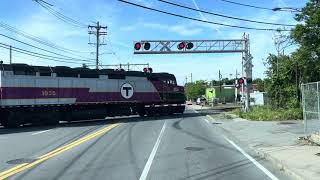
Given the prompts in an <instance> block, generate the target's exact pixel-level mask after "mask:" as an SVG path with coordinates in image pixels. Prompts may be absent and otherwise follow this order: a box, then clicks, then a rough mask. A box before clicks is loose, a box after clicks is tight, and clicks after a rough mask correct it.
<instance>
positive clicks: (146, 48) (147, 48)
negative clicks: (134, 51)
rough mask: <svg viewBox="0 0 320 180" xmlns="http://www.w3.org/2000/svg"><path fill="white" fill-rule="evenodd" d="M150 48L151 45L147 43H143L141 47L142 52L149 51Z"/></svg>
mask: <svg viewBox="0 0 320 180" xmlns="http://www.w3.org/2000/svg"><path fill="white" fill-rule="evenodd" d="M150 47H151V44H150V43H149V42H145V43H144V45H143V48H144V50H147V51H148V50H149V49H150Z"/></svg>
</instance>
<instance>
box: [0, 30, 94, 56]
mask: <svg viewBox="0 0 320 180" xmlns="http://www.w3.org/2000/svg"><path fill="white" fill-rule="evenodd" d="M0 36H3V37H5V38H8V39H10V40H13V41H16V42H19V43H21V44H24V45H27V46H30V47H33V48H36V49H39V50H42V51H45V52H48V53H52V54H55V55H58V56H62V57H65V58H67V59H69V60H79V61H85V62H91V61H89V60H84V59H78V58H74V57H70V56H66V55H63V54H59V53H56V52H53V51H49V50H47V49H43V48H40V47H37V46H34V45H32V44H29V43H26V42H23V41H20V40H18V39H15V38H12V37H10V36H7V35H4V34H1V33H0ZM65 58H61V59H65ZM92 60H93V59H92Z"/></svg>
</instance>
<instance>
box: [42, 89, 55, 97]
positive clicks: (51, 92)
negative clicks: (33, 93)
mask: <svg viewBox="0 0 320 180" xmlns="http://www.w3.org/2000/svg"><path fill="white" fill-rule="evenodd" d="M41 95H42V96H55V95H56V91H53V90H43V91H41Z"/></svg>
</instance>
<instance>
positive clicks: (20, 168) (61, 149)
mask: <svg viewBox="0 0 320 180" xmlns="http://www.w3.org/2000/svg"><path fill="white" fill-rule="evenodd" d="M119 125H120V124H118V123H117V124H112V125H109V126H107V127H104V128H102V129H100V130H98V131H96V132H94V133H91V134H89V135H86V136H84V137H82V138H80V139H78V140H76V141H74V142H72V143H70V144H66V145H64V146H62V147H59V148H57V149H55V150H53V151H50V152H48V153H46V154H44V155H42V156H40V157H38V158H37V160H35V161H34V162H32V163H23V164H20V165H17V166H15V167H13V168H10V169H8V170H6V171H3V172H1V173H0V180H2V179H5V178H8V177H10V176H12V175H15V174H17V173H19V172H21V171H24V170H26V169H29V168H31V167H33V166H35V165H37V164H40V163H42V162H44V161H46V160H48V159H50V158H52V157H54V156H57V155H59V154H61V153H63V152H65V151H68V150H70V149H72V148H74V147H76V146H78V145H80V144H82V143H84V142H86V141H89V140H91V139H93V138H95V137H97V136H99V135H102V134H104V133H106V132H108V131H110V130H111V129H113V128H115V127H117V126H119Z"/></svg>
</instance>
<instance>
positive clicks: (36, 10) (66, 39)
mask: <svg viewBox="0 0 320 180" xmlns="http://www.w3.org/2000/svg"><path fill="white" fill-rule="evenodd" d="M128 1H130V2H133V3H137V4H141V5H144V6H147V7H152V8H156V9H161V10H164V11H168V12H173V13H177V14H181V15H184V16H189V17H193V18H197V19H201V20H206V21H214V22H218V23H225V24H232V25H238V26H248V27H256V28H278V27H279V26H272V25H261V24H255V23H250V22H244V21H238V20H232V19H227V18H222V17H217V16H213V15H209V14H204V13H199V12H196V11H191V10H186V9H182V8H179V7H175V6H171V5H168V4H165V3H163V2H160V1H158V0H128ZM169 1H171V2H175V3H179V4H182V5H186V6H190V7H192V8H197V9H201V10H206V11H210V12H214V13H220V14H224V15H228V16H235V17H240V18H246V19H251V20H258V21H266V22H274V23H284V24H296V23H297V22H296V21H295V20H294V13H291V12H274V11H269V10H263V9H255V8H249V7H243V6H239V5H235V4H230V3H226V2H224V1H222V0H169ZM233 1H235V2H240V3H245V4H250V5H255V6H262V7H267V8H274V7H297V8H301V7H303V6H304V5H305V3H306V2H307V0H269V1H265V0H241V1H240V0H233ZM46 2H48V3H50V4H52V5H54V6H53V8H54V9H55V10H57V11H59V12H60V13H62V14H64V15H66V16H68V17H71V18H73V19H75V20H77V21H79V22H81V23H82V24H85V25H89V24H90V25H94V24H95V23H96V22H97V21H99V22H100V24H101V25H103V26H107V27H108V28H107V36H106V37H105V39H104V42H105V43H106V45H105V46H101V48H100V52H101V53H103V54H102V55H101V58H100V60H101V64H119V63H128V62H129V63H149V64H150V66H151V67H152V68H153V70H154V71H155V72H169V73H173V74H175V76H176V78H177V80H178V83H179V84H184V83H185V82H186V77H187V78H188V79H187V81H190V75H191V73H192V76H193V80H206V81H209V80H212V79H218V78H219V75H218V72H219V70H220V71H221V74H222V77H223V78H230V77H234V76H235V74H236V71H238V72H241V54H239V53H230V54H179V55H134V54H133V41H139V40H147V39H152V40H168V39H170V40H183V39H208V40H211V39H212V40H214V39H240V38H241V37H242V35H243V33H246V34H249V35H250V47H251V54H252V56H253V65H254V67H253V78H264V77H265V73H264V72H265V70H266V67H265V65H264V62H265V59H266V58H267V56H268V54H269V53H275V52H276V50H275V47H274V41H273V38H274V36H275V34H276V33H275V32H272V31H257V30H246V29H237V28H230V27H224V26H219V25H212V24H206V23H201V22H196V21H191V20H187V19H181V18H179V17H172V16H169V15H165V14H160V13H158V12H153V11H149V10H146V9H142V8H138V7H134V6H131V5H128V4H124V3H122V2H119V1H117V0H46ZM0 23H5V24H8V25H10V26H13V27H15V28H17V29H19V30H22V31H24V32H26V33H28V34H31V35H34V36H36V37H39V38H42V39H45V40H48V41H50V42H53V43H54V44H56V45H59V46H61V47H64V48H67V49H71V50H74V51H73V52H72V53H73V54H69V53H66V52H61V51H57V50H55V49H52V48H50V47H47V46H44V45H42V44H39V43H37V42H35V41H32V40H30V39H27V38H24V37H22V36H20V35H18V34H15V33H13V32H10V31H8V30H6V29H4V28H2V27H0V34H3V35H6V36H10V37H13V38H16V39H18V40H20V41H23V42H27V43H30V44H32V45H35V46H37V47H41V48H43V49H46V50H50V51H54V52H56V53H59V54H63V55H66V56H72V57H78V58H81V59H82V58H84V57H85V58H86V57H88V58H94V57H95V54H94V53H92V52H95V47H94V46H92V45H89V44H88V42H94V36H92V35H91V36H89V35H88V28H86V27H75V26H72V25H70V24H68V23H65V22H63V21H61V20H59V19H58V18H56V17H55V16H53V15H52V14H50V13H49V12H48V11H47V10H46V9H44V8H42V7H41V6H39V5H38V4H37V3H35V2H34V1H33V0H15V1H12V0H1V2H0ZM0 43H5V44H8V45H12V46H14V47H18V48H22V49H26V50H30V51H33V52H38V53H42V54H48V55H52V56H54V54H50V53H47V52H44V51H41V50H39V49H34V48H32V47H29V46H26V45H24V44H21V43H19V42H15V41H12V40H10V39H8V38H5V37H3V36H0ZM293 50H294V47H293V48H291V49H289V50H288V51H287V52H286V53H290V52H292V51H293ZM0 60H2V61H4V63H9V50H7V49H4V48H1V47H0ZM13 62H14V63H27V64H32V65H44V66H71V67H77V66H81V64H74V63H71V64H70V63H64V62H55V61H50V60H44V59H39V58H35V57H30V56H28V55H23V54H20V53H18V52H13ZM92 64H94V63H92Z"/></svg>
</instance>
